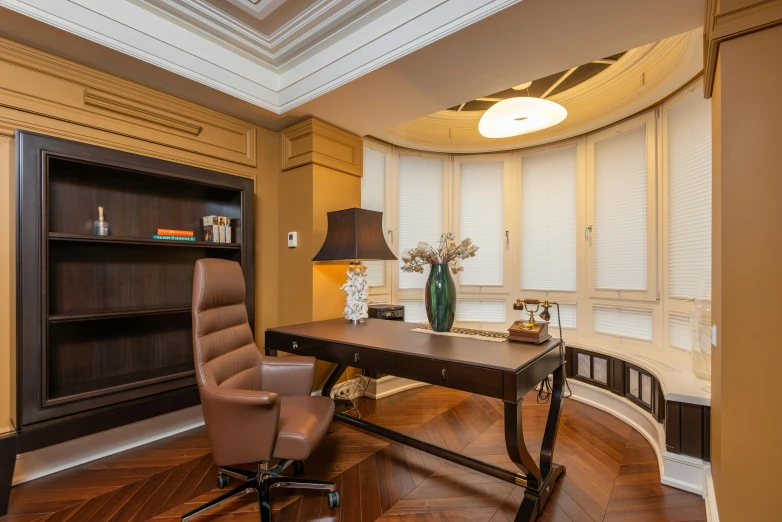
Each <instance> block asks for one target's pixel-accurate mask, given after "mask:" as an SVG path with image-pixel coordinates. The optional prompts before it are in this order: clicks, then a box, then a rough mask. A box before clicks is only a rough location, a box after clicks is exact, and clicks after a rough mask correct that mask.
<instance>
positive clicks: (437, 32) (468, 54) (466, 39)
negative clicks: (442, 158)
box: [0, 0, 704, 135]
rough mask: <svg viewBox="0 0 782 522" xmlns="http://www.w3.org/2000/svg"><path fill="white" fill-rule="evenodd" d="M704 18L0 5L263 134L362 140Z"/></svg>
mask: <svg viewBox="0 0 782 522" xmlns="http://www.w3.org/2000/svg"><path fill="white" fill-rule="evenodd" d="M607 13H610V16H609V15H607ZM703 19H704V3H703V1H702V0H589V2H585V1H584V0H0V36H4V37H7V38H11V39H14V40H17V41H20V42H22V43H26V44H28V45H31V46H34V47H38V48H40V49H43V50H45V51H49V52H52V53H55V54H58V55H60V56H63V57H65V58H69V59H72V60H75V61H78V62H81V63H84V64H86V65H90V66H93V67H96V68H99V69H101V70H103V71H106V72H109V73H112V74H115V75H118V76H121V77H124V78H127V79H130V80H133V81H136V82H139V83H142V84H145V85H148V86H150V87H153V88H156V89H159V90H162V91H164V92H168V93H171V94H174V95H177V96H180V97H183V98H186V99H189V100H191V101H194V102H196V103H200V104H203V105H206V106H208V107H211V108H213V109H216V110H219V111H222V112H225V113H228V114H231V115H234V116H237V117H240V118H242V119H245V120H247V121H252V122H254V123H257V124H259V125H262V126H265V127H268V128H271V129H281V128H284V127H286V126H288V125H292V124H294V123H297V122H298V121H301V120H302V119H304V118H306V117H309V116H315V117H318V118H321V119H323V120H325V121H328V122H331V123H333V124H335V125H338V126H341V127H342V128H344V129H347V130H349V131H351V132H354V133H357V134H360V135H365V134H373V133H377V132H380V131H382V130H383V129H388V128H390V127H391V126H394V125H398V124H401V123H403V122H407V121H410V120H414V119H416V118H420V117H422V116H425V115H427V114H432V113H435V112H437V111H443V110H445V109H447V108H448V107H454V106H458V105H460V104H462V103H464V102H465V101H468V100H475V99H476V98H480V97H482V96H487V95H488V93H499V92H500V91H502V90H504V89H507V88H508V86H513V85H517V84H519V83H521V82H525V81H530V80H531V79H538V78H546V77H547V76H549V75H553V74H556V73H559V72H561V71H568V70H570V69H572V68H573V67H577V66H580V65H582V64H588V63H590V62H593V61H595V60H601V59H604V58H606V57H612V56H614V55H616V54H617V53H622V52H624V51H627V50H628V49H633V48H636V47H638V46H642V45H645V44H649V43H651V42H657V41H660V40H662V39H664V38H667V37H670V36H673V35H676V34H681V33H683V32H686V31H691V30H693V29H696V28H698V27H700V26H701V25H702V23H703ZM622 59H624V58H622ZM612 67H613V66H612ZM609 70H610V68H609ZM571 90H572V89H571ZM450 112H455V111H450ZM462 112H463V113H464V114H468V113H471V112H474V111H462ZM462 112H459V113H458V114H462Z"/></svg>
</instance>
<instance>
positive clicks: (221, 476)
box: [217, 473, 231, 489]
mask: <svg viewBox="0 0 782 522" xmlns="http://www.w3.org/2000/svg"><path fill="white" fill-rule="evenodd" d="M230 483H231V477H229V476H228V475H226V474H225V473H218V474H217V489H224V488H227V487H228V484H230Z"/></svg>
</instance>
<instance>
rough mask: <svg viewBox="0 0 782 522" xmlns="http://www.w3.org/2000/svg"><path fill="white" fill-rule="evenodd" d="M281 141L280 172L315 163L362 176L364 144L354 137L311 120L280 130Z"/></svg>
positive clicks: (357, 137)
mask: <svg viewBox="0 0 782 522" xmlns="http://www.w3.org/2000/svg"><path fill="white" fill-rule="evenodd" d="M280 137H281V140H282V147H281V150H282V170H283V171H286V170H291V169H295V168H296V167H301V166H303V165H309V164H311V163H314V164H315V165H321V166H323V167H328V168H331V169H334V170H339V171H341V172H345V173H347V174H351V175H353V176H358V177H361V175H362V172H363V161H364V160H363V156H364V142H363V140H362V139H361V138H360V137H359V136H356V135H355V134H351V133H349V132H347V131H344V130H342V129H338V128H337V127H334V126H333V125H329V124H328V123H325V122H322V121H320V120H318V119H315V118H310V119H308V120H305V121H303V122H301V123H298V124H296V125H293V126H292V127H288V128H287V129H285V130H283V131H282V132H281V133H280Z"/></svg>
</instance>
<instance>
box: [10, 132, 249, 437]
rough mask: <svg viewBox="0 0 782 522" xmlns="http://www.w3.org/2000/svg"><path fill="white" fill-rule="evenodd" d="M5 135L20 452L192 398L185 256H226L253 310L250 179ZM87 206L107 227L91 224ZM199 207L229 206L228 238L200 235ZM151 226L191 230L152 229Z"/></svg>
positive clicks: (188, 259)
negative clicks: (189, 234)
mask: <svg viewBox="0 0 782 522" xmlns="http://www.w3.org/2000/svg"><path fill="white" fill-rule="evenodd" d="M16 142H17V165H18V183H17V187H18V204H19V206H18V209H17V211H18V231H17V240H18V263H17V285H18V289H17V295H18V303H19V307H18V311H19V315H18V336H17V344H18V357H17V360H18V361H19V372H18V375H19V379H18V383H17V388H18V390H17V396H18V420H19V425H20V428H21V435H20V440H19V450H20V452H24V451H29V450H32V449H36V448H38V447H42V446H46V445H50V444H55V443H59V442H62V441H65V440H68V439H72V438H76V437H80V436H84V435H88V434H90V433H94V432H97V431H101V430H104V429H109V428H113V427H117V426H120V425H123V424H128V423H130V422H136V421H138V420H142V419H145V418H149V417H153V416H155V415H160V414H163V413H168V412H171V411H175V410H177V409H181V408H183V407H188V406H192V405H195V404H197V403H198V393H197V389H196V386H195V377H194V368H193V355H192V322H191V316H190V301H191V293H192V281H193V270H194V264H195V261H196V260H198V259H201V258H205V257H216V258H221V259H230V260H234V261H237V262H239V263H240V264H241V265H242V267H243V269H244V272H245V279H246V284H247V299H246V304H247V310H248V314H249V317H250V320H251V321H252V320H253V318H254V277H253V256H254V252H253V237H254V233H253V225H254V214H253V201H254V195H253V181H252V180H250V179H245V178H239V177H235V176H231V175H227V174H221V173H217V172H211V171H207V170H203V169H199V168H195V167H189V166H185V165H180V164H176V163H171V162H167V161H163V160H158V159H153V158H148V157H143V156H137V155H134V154H130V153H125V152H119V151H115V150H110V149H104V148H101V147H96V146H92V145H86V144H81V143H74V142H70V141H65V140H61V139H57V138H51V137H45V136H39V135H35V134H30V133H25V132H20V133H18V134H17V139H16ZM98 206H102V207H104V209H105V215H106V219H107V220H108V222H109V234H110V235H109V236H95V235H93V222H94V221H95V219H97V208H98ZM206 215H221V216H228V217H230V218H231V219H232V224H233V225H234V227H233V230H232V232H233V237H232V239H233V240H234V241H235V242H234V243H209V242H204V241H203V239H204V238H203V233H202V226H201V218H202V217H203V216H206ZM158 228H168V229H185V230H193V231H194V232H195V238H196V241H194V242H170V241H168V242H166V241H162V240H155V239H153V237H152V236H153V235H154V234H156V232H157V229H158Z"/></svg>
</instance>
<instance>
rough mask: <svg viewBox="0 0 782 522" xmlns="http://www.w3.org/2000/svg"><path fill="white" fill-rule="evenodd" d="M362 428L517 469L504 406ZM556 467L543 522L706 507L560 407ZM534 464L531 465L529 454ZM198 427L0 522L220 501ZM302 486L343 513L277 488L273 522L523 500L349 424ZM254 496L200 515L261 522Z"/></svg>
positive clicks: (392, 521) (29, 488) (168, 519)
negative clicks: (330, 491) (562, 469)
mask: <svg viewBox="0 0 782 522" xmlns="http://www.w3.org/2000/svg"><path fill="white" fill-rule="evenodd" d="M523 411H524V420H525V438H526V439H527V442H528V444H529V445H530V448H539V447H540V442H541V438H542V435H543V427H544V425H545V422H546V414H547V412H548V406H547V405H538V404H536V402H535V398H534V396H530V397H529V398H528V399H527V400H526V401H525V404H524V406H523ZM362 412H363V415H364V417H365V418H368V419H369V420H371V421H373V422H375V423H378V424H382V425H384V426H386V427H389V428H392V429H395V430H399V431H404V432H407V433H412V434H414V435H415V436H416V437H418V438H421V439H424V440H428V441H430V442H432V443H434V444H439V445H442V446H445V447H448V448H450V449H452V450H455V451H461V452H464V453H466V454H469V455H472V456H474V457H477V458H480V459H482V460H486V461H489V462H493V463H496V464H498V465H502V466H507V467H509V468H510V467H511V466H512V464H511V462H510V459H509V458H508V456H507V454H506V453H505V445H504V439H503V420H502V404H501V403H500V402H499V401H495V400H493V399H487V398H485V397H481V396H478V395H470V394H468V393H463V392H458V391H453V390H447V389H444V388H439V387H435V386H429V387H424V388H418V389H415V390H410V391H407V392H403V393H400V394H397V395H393V396H391V397H388V398H386V399H381V400H379V401H371V400H366V401H364V403H363V404H362ZM555 455H556V458H555V461H556V462H558V463H560V464H564V465H565V466H566V467H567V472H566V474H565V475H563V476H562V477H561V478H560V480H559V482H558V487H557V488H556V490H555V493H554V495H553V496H552V497H551V499H550V501H549V503H548V505H547V506H546V510H545V511H544V513H543V515H542V516H541V518H540V520H541V521H542V522H582V521H583V522H589V521H603V520H604V521H619V520H627V521H659V520H671V521H705V520H706V514H705V506H704V502H703V499H701V498H700V497H698V496H696V495H692V494H690V493H685V492H683V491H679V490H676V489H673V488H669V487H667V486H663V485H662V484H660V475H659V471H658V467H657V460H656V456H655V454H654V451H653V450H652V448H651V446H650V445H649V444H648V443H647V442H646V440H645V439H644V438H643V437H642V436H641V435H640V434H639V433H637V432H636V431H634V430H633V429H632V428H631V427H630V426H628V425H626V424H624V423H622V422H621V421H619V420H617V419H616V418H614V417H612V416H611V415H608V414H606V413H603V412H601V411H598V410H596V409H594V408H591V407H589V406H586V405H583V404H580V403H578V402H576V401H572V400H566V402H565V407H564V412H563V414H562V419H561V424H560V430H559V439H558V442H557V446H556V448H555ZM533 457H535V458H537V454H533ZM216 474H217V470H216V469H215V467H214V464H213V463H212V460H211V457H210V453H209V442H208V441H207V439H206V434H205V431H204V429H203V428H200V429H196V430H192V431H189V432H186V433H183V434H180V435H177V436H174V437H169V438H168V439H165V440H161V441H158V442H155V443H152V444H148V445H146V446H142V447H139V448H136V449H133V450H129V451H126V452H123V453H120V454H117V455H113V456H110V457H107V458H104V459H100V460H96V461H94V462H90V463H87V464H84V465H82V466H79V467H77V468H73V469H70V470H67V471H64V472H61V473H57V474H55V475H52V476H49V477H46V478H43V479H39V480H35V481H32V482H28V483H26V484H22V485H20V486H17V487H15V488H13V489H12V493H11V506H10V513H9V515H8V516H6V517H3V518H0V522H43V521H46V522H63V521H69V522H78V521H90V522H92V521H95V522H98V521H112V522H115V521H116V522H119V521H134V522H136V521H143V520H155V521H158V522H176V521H178V520H179V517H180V516H181V515H182V514H183V513H185V512H187V511H189V510H191V509H192V508H194V507H196V506H197V505H198V504H200V503H203V502H205V501H207V500H209V499H211V498H213V497H214V496H216V495H217V494H218V490H216V489H213V488H214V483H215V477H216ZM306 475H307V476H309V477H312V478H325V479H330V480H334V481H336V482H337V485H338V487H339V491H340V496H341V500H342V503H341V506H340V507H339V508H338V509H335V510H330V509H328V507H327V505H326V498H325V495H324V494H323V493H322V492H317V491H309V492H307V491H296V490H287V491H286V490H275V491H274V493H273V507H274V510H275V515H274V517H275V521H276V522H309V521H315V520H318V521H330V522H368V521H374V520H378V521H382V522H398V521H423V520H426V521H441V520H447V521H454V522H507V521H512V520H513V517H514V515H515V513H516V509H517V508H518V505H519V502H520V499H521V496H522V492H523V490H522V489H521V488H519V487H517V486H514V485H512V484H508V483H506V482H503V481H500V480H498V479H494V478H492V477H488V476H485V475H482V474H480V473H477V472H474V471H471V470H468V469H465V468H461V467H459V466H456V465H454V464H451V463H450V462H447V461H443V460H440V459H439V458H437V457H433V456H431V455H428V454H425V453H422V452H420V451H418V450H415V449H412V448H409V447H406V446H402V445H399V444H396V443H391V442H389V441H387V440H385V439H382V438H379V437H376V436H373V435H369V434H367V433H364V432H361V431H359V430H356V429H353V428H351V427H348V426H345V425H344V424H340V423H338V422H337V423H334V425H333V426H332V429H331V431H330V433H329V435H328V436H327V437H326V438H325V440H324V441H323V443H322V444H321V446H320V447H319V448H318V450H317V451H316V452H315V454H313V455H312V457H311V458H310V459H309V460H308V461H307V469H306ZM257 509H258V508H257V500H256V497H255V496H254V495H253V494H248V495H246V496H244V497H241V498H238V499H236V500H234V501H232V502H230V503H228V504H225V505H223V506H220V507H219V508H216V509H215V510H213V511H211V512H210V513H208V514H206V515H203V516H201V517H199V518H198V519H197V520H199V521H203V522H212V521H226V522H244V521H248V522H249V521H252V522H257V521H258V520H259V517H258V512H257Z"/></svg>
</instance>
